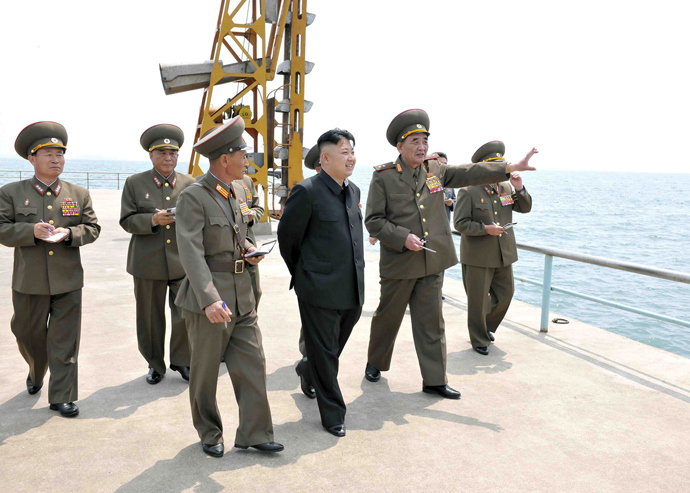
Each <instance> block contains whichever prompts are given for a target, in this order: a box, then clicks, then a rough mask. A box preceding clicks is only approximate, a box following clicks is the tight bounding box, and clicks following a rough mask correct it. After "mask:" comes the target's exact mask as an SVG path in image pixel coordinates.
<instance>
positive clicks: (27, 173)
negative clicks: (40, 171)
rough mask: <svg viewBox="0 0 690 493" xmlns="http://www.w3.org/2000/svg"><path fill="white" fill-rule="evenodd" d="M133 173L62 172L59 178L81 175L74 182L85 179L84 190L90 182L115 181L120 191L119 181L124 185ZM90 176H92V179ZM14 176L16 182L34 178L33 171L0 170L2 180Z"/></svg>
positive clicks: (88, 186) (89, 186) (89, 185)
mask: <svg viewBox="0 0 690 493" xmlns="http://www.w3.org/2000/svg"><path fill="white" fill-rule="evenodd" d="M5 173H10V176H6V175H5ZM135 173H138V171H120V172H114V171H65V172H63V173H62V174H61V175H60V177H62V178H66V179H68V181H72V180H69V177H71V176H72V175H82V177H76V178H74V180H84V179H86V188H91V182H103V181H117V189H118V190H119V189H120V181H122V182H123V183H124V180H125V179H126V178H127V177H128V176H130V175H133V174H135ZM83 175H86V178H83ZM92 175H93V176H94V177H93V178H92ZM102 175H107V176H106V178H100V177H101V176H102ZM111 175H116V176H115V177H110V176H111ZM120 175H122V178H120ZM14 176H16V177H17V179H18V180H24V179H26V178H31V177H32V176H34V171H33V170H18V169H0V179H3V178H13V177H14Z"/></svg>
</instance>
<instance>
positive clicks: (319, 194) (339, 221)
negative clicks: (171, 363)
mask: <svg viewBox="0 0 690 493" xmlns="http://www.w3.org/2000/svg"><path fill="white" fill-rule="evenodd" d="M278 243H279V245H280V254H281V255H282V256H283V259H284V260H285V263H286V264H287V266H288V269H289V270H290V274H291V275H292V280H291V282H290V288H291V289H292V288H293V287H294V288H295V293H296V294H297V299H298V302H299V308H300V316H301V318H302V326H303V328H304V340H305V343H306V349H307V359H308V361H309V368H310V371H311V372H312V375H313V377H314V378H313V380H314V388H315V389H316V399H317V401H318V404H319V411H320V412H321V423H322V424H323V426H325V427H326V428H329V427H331V426H335V425H339V424H343V423H344V422H345V402H344V401H343V396H342V394H341V393H340V387H339V385H338V378H337V377H338V357H339V356H340V354H341V353H342V351H343V349H344V347H345V343H346V342H347V339H348V338H349V337H350V334H351V333H352V329H353V327H354V326H355V324H356V323H357V321H358V320H359V316H360V315H361V313H362V304H363V303H364V249H363V244H364V239H363V233H362V212H361V209H360V192H359V188H357V186H356V185H355V184H354V183H352V182H349V181H346V183H345V186H344V187H341V186H340V185H339V184H338V183H337V182H336V181H335V180H333V179H332V178H331V177H330V176H329V175H328V173H326V171H324V170H321V172H320V173H319V174H318V175H315V176H312V177H310V178H307V179H306V180H304V181H302V182H301V183H299V184H297V185H295V187H294V188H293V189H292V193H291V194H290V197H289V198H288V200H287V202H286V203H285V211H284V213H283V217H282V218H281V220H280V224H279V225H278Z"/></svg>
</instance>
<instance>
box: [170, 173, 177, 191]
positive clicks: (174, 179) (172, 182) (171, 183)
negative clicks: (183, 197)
mask: <svg viewBox="0 0 690 493" xmlns="http://www.w3.org/2000/svg"><path fill="white" fill-rule="evenodd" d="M176 184H177V174H175V176H173V179H172V181H171V182H170V186H171V187H173V188H175V185H176Z"/></svg>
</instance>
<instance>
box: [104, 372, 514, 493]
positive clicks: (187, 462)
mask: <svg viewBox="0 0 690 493" xmlns="http://www.w3.org/2000/svg"><path fill="white" fill-rule="evenodd" d="M267 378H268V381H269V382H271V383H270V384H269V390H286V389H287V390H289V389H290V388H294V387H295V383H297V386H299V383H298V382H299V379H298V378H297V376H296V375H294V366H292V365H290V366H287V367H283V368H279V369H277V370H276V371H275V372H274V373H272V374H271V375H269V376H268V377H267ZM287 382H291V384H290V385H288V383H287ZM361 388H362V392H363V393H362V395H360V396H359V397H357V398H356V399H355V400H354V401H353V402H352V403H350V404H348V406H347V409H348V411H347V417H346V425H347V428H348V429H349V430H362V431H376V430H380V429H381V428H383V426H384V424H385V423H386V422H387V421H390V422H392V423H395V424H396V425H404V424H407V423H408V421H407V419H405V417H406V416H408V415H413V416H420V417H424V418H430V419H438V420H443V421H448V422H452V423H458V424H463V425H468V426H481V427H483V428H487V429H489V430H491V431H495V432H500V431H502V430H503V428H502V427H501V426H499V425H496V424H493V423H487V422H483V421H479V420H478V419H475V418H469V417H466V416H461V415H457V414H454V413H449V412H446V411H437V410H434V409H426V408H427V407H428V406H431V405H433V404H435V403H437V402H438V400H439V399H440V398H437V397H434V396H429V395H427V394H422V393H421V392H420V393H418V394H405V393H402V392H391V390H390V388H389V386H388V382H387V381H386V379H382V380H381V381H380V382H378V383H376V384H372V383H370V382H368V381H366V380H363V381H362V385H361ZM291 397H292V398H293V400H294V402H295V406H297V408H298V409H299V411H300V413H301V414H302V418H301V419H300V420H299V421H292V422H288V423H283V424H280V425H276V426H274V429H273V431H274V434H275V439H276V441H278V442H280V443H284V444H287V445H286V448H285V450H284V451H283V452H281V453H278V454H263V453H261V452H257V451H255V450H251V449H249V450H238V449H235V448H233V434H232V432H229V433H225V455H224V456H223V458H221V459H214V458H211V457H206V456H204V453H203V451H202V450H201V444H200V443H199V442H196V443H193V444H191V445H189V446H187V447H185V448H183V449H182V450H180V452H179V453H178V454H177V455H176V456H175V457H173V458H172V459H168V460H161V461H158V462H156V463H155V464H154V465H153V466H152V467H150V468H149V469H147V470H146V471H144V472H143V473H141V474H140V475H139V476H137V477H135V478H134V479H132V480H131V481H130V482H128V483H127V484H125V485H123V486H121V487H120V488H119V489H118V490H117V491H118V492H123V493H127V492H137V493H138V492H140V491H154V490H155V491H166V492H182V491H186V490H193V491H199V492H219V491H223V490H224V489H225V486H224V485H222V484H220V483H218V482H217V481H215V480H214V479H213V477H212V476H213V475H214V474H217V473H218V472H228V471H236V470H239V469H243V468H246V467H252V466H256V465H261V466H264V467H271V468H278V467H283V466H287V465H291V464H294V463H296V462H297V461H298V460H299V459H300V458H302V457H304V456H307V455H310V454H315V453H318V452H322V451H324V450H327V449H329V448H331V447H334V446H335V445H336V444H337V443H338V440H339V439H338V438H336V437H334V436H331V435H329V434H328V433H326V432H325V431H324V430H323V428H322V427H321V418H320V416H319V410H318V406H317V405H316V402H315V401H313V400H311V399H307V398H306V397H305V396H304V395H302V393H301V392H295V393H293V394H291ZM345 440H347V438H345ZM243 489H248V488H243Z"/></svg>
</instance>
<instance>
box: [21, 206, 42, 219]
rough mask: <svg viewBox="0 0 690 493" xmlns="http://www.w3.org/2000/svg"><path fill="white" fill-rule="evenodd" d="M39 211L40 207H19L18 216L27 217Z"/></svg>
mask: <svg viewBox="0 0 690 493" xmlns="http://www.w3.org/2000/svg"><path fill="white" fill-rule="evenodd" d="M37 213H38V207H17V216H18V217H19V218H27V217H29V216H34V215H36V214H37Z"/></svg>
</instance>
